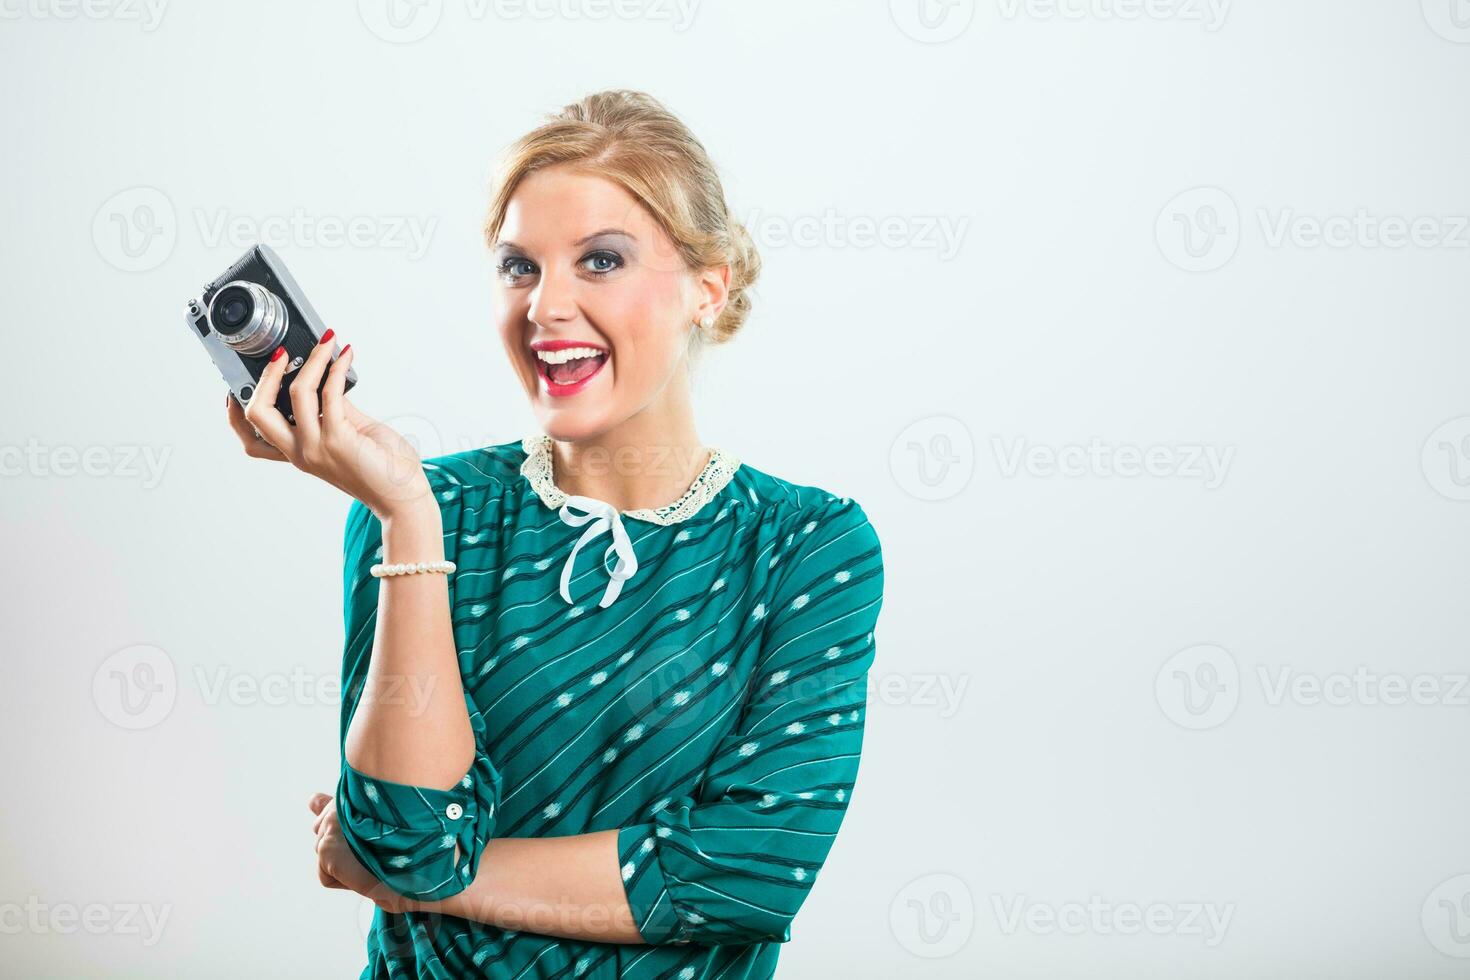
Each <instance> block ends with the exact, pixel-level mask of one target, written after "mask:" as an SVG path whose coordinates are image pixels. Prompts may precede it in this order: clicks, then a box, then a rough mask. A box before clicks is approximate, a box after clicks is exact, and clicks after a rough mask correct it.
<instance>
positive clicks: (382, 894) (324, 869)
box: [307, 793, 412, 914]
mask: <svg viewBox="0 0 1470 980" xmlns="http://www.w3.org/2000/svg"><path fill="white" fill-rule="evenodd" d="M307 805H308V806H309V807H310V808H311V812H312V813H314V814H316V823H315V825H314V826H313V829H314V830H315V831H316V860H317V878H318V879H319V880H320V881H321V883H322V887H323V888H345V889H348V890H349V891H354V892H357V894H359V895H362V896H365V897H367V898H370V899H372V900H373V903H374V904H375V905H377V906H378V908H380V909H382V910H383V911H384V912H389V913H395V914H396V913H399V912H407V911H409V910H410V908H411V906H412V903H411V902H410V901H409V900H408V899H406V898H404V897H403V896H402V895H399V894H398V893H397V892H394V891H393V890H392V889H391V888H389V887H388V886H387V885H385V884H383V883H382V882H381V881H379V880H378V879H377V878H375V877H373V874H372V872H370V871H369V870H368V869H367V868H364V867H363V866H362V862H361V861H359V860H358V859H357V855H355V854H353V853H352V848H350V847H348V846H347V839H346V838H344V837H343V836H342V827H341V825H340V824H339V823H338V822H337V801H336V800H335V799H333V798H332V797H330V796H328V795H327V794H326V793H316V794H314V795H313V796H312V798H311V800H310V801H309V802H308V804H307Z"/></svg>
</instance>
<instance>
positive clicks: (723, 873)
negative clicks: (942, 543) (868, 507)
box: [618, 497, 883, 945]
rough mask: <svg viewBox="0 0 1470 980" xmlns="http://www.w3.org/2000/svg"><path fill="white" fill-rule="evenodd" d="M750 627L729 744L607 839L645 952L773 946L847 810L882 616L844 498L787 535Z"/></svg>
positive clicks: (872, 555)
mask: <svg viewBox="0 0 1470 980" xmlns="http://www.w3.org/2000/svg"><path fill="white" fill-rule="evenodd" d="M781 563H782V564H783V565H784V566H785V567H784V572H783V573H782V574H781V575H780V577H779V578H778V579H773V581H774V582H775V585H774V586H773V589H772V592H771V596H772V598H771V601H770V602H769V604H768V605H767V604H765V603H762V604H760V605H758V606H757V607H756V608H755V609H754V610H752V612H751V615H753V616H756V617H758V618H761V619H763V620H764V626H763V628H762V630H761V639H760V643H761V650H760V654H759V657H758V661H757V665H756V669H755V670H754V672H753V673H752V675H751V680H750V682H749V686H748V688H747V695H746V703H745V707H744V710H743V711H742V714H741V718H740V721H739V723H738V724H737V726H736V730H735V731H734V732H732V733H731V734H730V735H729V736H727V737H726V738H724V739H723V740H722V741H721V743H720V746H719V748H718V750H717V752H716V754H715V756H714V758H713V759H712V760H711V761H710V764H709V766H708V768H707V769H706V770H705V778H704V780H703V782H702V783H701V784H700V787H699V790H698V792H697V794H695V795H687V796H681V797H677V798H674V799H671V800H670V801H669V802H668V803H667V804H666V805H664V806H663V807H662V808H661V809H659V810H658V811H657V812H656V813H655V814H654V815H653V819H652V820H649V821H647V822H644V823H638V824H633V825H628V826H624V827H622V828H620V829H619V832H618V853H619V862H620V864H621V870H622V877H623V885H624V889H625V891H626V894H627V899H628V904H629V906H630V907H631V909H632V911H633V915H634V917H635V921H636V923H637V925H638V929H639V932H640V933H641V934H642V936H643V939H644V941H645V942H646V943H650V944H663V943H685V942H687V943H699V944H707V945H715V944H736V943H751V942H762V941H774V942H786V941H787V940H789V939H790V938H791V921H792V919H793V918H794V916H795V915H796V912H797V910H798V909H799V908H800V906H801V904H802V902H803V901H804V900H805V898H806V896H807V894H808V892H809V891H810V889H811V887H812V884H813V882H814V881H815V880H816V877H817V874H818V872H819V871H820V870H821V868H822V865H823V863H824V862H825V861H826V858H827V854H828V852H829V851H830V849H831V847H832V843H833V841H834V839H835V837H836V834H837V831H838V828H839V826H840V825H841V822H842V819H843V816H844V814H845V813H846V810H847V806H848V804H849V803H850V802H851V800H852V793H853V786H854V783H855V781H856V778H857V771H858V760H859V756H860V754H861V751H862V742H863V726H864V721H865V716H866V707H867V675H868V668H869V666H870V665H871V663H872V662H873V658H874V653H875V644H874V638H873V632H874V628H875V626H876V624H877V619H878V611H879V609H880V607H881V605H882V602H883V560H882V553H881V549H880V545H879V542H878V536H877V534H876V532H875V531H874V530H873V527H872V526H871V524H870V523H869V522H868V519H867V517H866V515H865V514H864V513H863V510H862V508H861V507H859V506H858V504H857V503H856V502H855V501H853V500H851V499H850V498H845V497H844V498H840V499H834V500H832V501H831V502H830V503H829V504H828V505H826V506H824V507H820V508H817V509H816V510H815V512H814V513H812V514H810V516H809V519H805V520H803V521H802V522H801V524H800V525H799V526H798V527H797V528H796V529H795V530H793V531H792V532H791V536H790V538H788V540H787V547H786V548H785V549H784V551H783V552H782V558H781Z"/></svg>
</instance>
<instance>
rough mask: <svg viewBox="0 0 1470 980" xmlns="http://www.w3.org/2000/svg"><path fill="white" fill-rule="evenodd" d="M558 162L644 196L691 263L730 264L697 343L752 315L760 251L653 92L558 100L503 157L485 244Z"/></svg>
mask: <svg viewBox="0 0 1470 980" xmlns="http://www.w3.org/2000/svg"><path fill="white" fill-rule="evenodd" d="M563 163H566V164H572V165H573V166H575V167H576V168H577V169H579V170H583V171H585V172H588V173H593V174H596V175H597V176H600V177H605V178H607V179H609V180H611V181H613V182H614V183H616V184H618V185H619V186H621V187H622V188H623V189H624V190H626V191H627V192H628V193H629V194H631V195H632V196H633V197H634V198H636V199H637V200H638V201H639V202H641V203H642V204H643V206H644V207H645V208H647V209H648V211H649V212H650V213H651V214H652V215H653V217H654V220H655V221H657V222H658V223H659V226H660V227H662V228H663V230H664V233H665V234H667V235H668V236H669V238H670V239H672V240H673V242H674V245H675V247H676V248H677V249H678V251H679V253H680V255H681V256H682V257H683V259H684V262H685V264H686V265H687V266H688V267H689V268H690V269H694V270H697V269H704V268H709V267H712V266H714V267H718V266H722V265H726V264H728V265H729V266H730V287H729V297H728V299H727V301H726V303H725V308H724V309H723V310H721V311H720V315H719V317H718V318H717V319H716V320H715V323H714V325H713V327H712V328H711V329H710V330H709V331H707V332H706V331H704V330H696V331H694V335H695V336H696V337H698V338H700V339H699V340H696V341H695V345H696V346H698V345H699V344H701V343H704V342H708V343H714V344H722V343H725V342H727V341H729V340H730V339H731V338H732V337H734V336H735V332H736V331H737V330H739V329H740V326H741V324H743V323H744V322H745V319H746V317H748V316H749V315H750V304H751V296H750V289H751V287H752V286H753V285H754V283H755V281H756V279H757V278H758V277H759V276H760V271H761V260H760V255H759V253H757V252H756V249H755V243H754V242H753V241H752V240H751V238H750V234H749V232H747V231H746V230H745V227H744V226H743V225H741V224H740V222H738V221H736V220H735V218H734V216H733V215H731V213H730V209H729V207H728V206H727V205H726V203H725V191H724V187H723V186H722V185H721V183H720V178H719V175H718V174H717V173H716V172H715V166H714V164H713V163H712V162H711V161H710V158H709V154H708V153H707V152H706V151H705V149H704V146H703V144H701V143H700V142H699V140H697V139H695V138H694V134H693V133H691V132H690V131H689V129H688V127H686V126H685V125H684V124H683V123H682V122H680V121H679V119H678V117H677V116H675V115H674V114H673V113H671V112H670V111H669V110H668V109H666V108H664V106H663V105H662V104H661V103H660V102H659V101H658V100H657V99H655V98H654V97H653V96H651V95H648V94H646V93H644V92H635V91H628V90H626V89H615V90H609V91H605V92H597V93H594V94H592V95H589V96H587V97H586V98H584V99H582V100H581V101H579V102H574V103H572V104H571V105H568V106H564V107H562V109H561V110H560V111H559V112H556V113H553V114H552V115H550V116H548V117H547V120H546V122H544V123H543V124H542V125H540V126H538V127H537V128H536V129H533V130H532V131H531V132H529V133H527V134H526V135H524V136H522V137H521V138H520V139H518V140H516V141H515V142H514V143H513V144H511V145H510V146H509V147H508V148H507V149H506V151H505V153H504V155H503V157H502V158H501V163H500V168H499V170H498V172H497V174H496V177H495V182H494V190H493V193H492V194H491V198H490V209H489V213H488V214H487V215H486V218H485V241H486V243H487V244H489V245H491V246H493V245H494V244H495V240H496V238H497V237H499V235H500V227H501V225H502V224H503V223H504V221H505V212H506V209H507V207H509V205H510V198H511V195H513V194H514V193H515V190H516V187H517V186H518V185H519V184H520V182H521V181H522V180H523V179H524V178H525V177H526V176H527V175H529V174H531V173H534V172H535V171H537V170H540V169H542V168H544V167H550V166H554V165H556V164H563ZM706 333H708V336H704V335H705V334H706Z"/></svg>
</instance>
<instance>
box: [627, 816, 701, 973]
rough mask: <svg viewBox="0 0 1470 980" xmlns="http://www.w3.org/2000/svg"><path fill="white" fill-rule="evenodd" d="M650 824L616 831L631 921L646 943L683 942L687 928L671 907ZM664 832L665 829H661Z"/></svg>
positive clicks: (653, 826) (687, 936) (654, 829)
mask: <svg viewBox="0 0 1470 980" xmlns="http://www.w3.org/2000/svg"><path fill="white" fill-rule="evenodd" d="M660 829H661V828H660V827H659V826H658V825H657V824H654V823H641V824H632V825H630V826H627V827H623V828H621V829H620V830H619V831H618V863H619V866H620V867H621V869H622V877H623V890H624V892H625V893H626V894H627V897H628V907H629V908H630V909H632V911H633V923H634V925H636V926H637V927H638V932H639V934H640V935H641V936H643V941H644V942H645V943H648V944H650V945H662V944H664V943H687V942H689V941H690V939H691V930H690V928H689V926H688V925H686V924H685V922H684V920H683V919H682V918H680V917H679V913H678V912H676V911H675V910H674V902H673V899H672V898H671V897H670V896H669V888H668V882H667V880H666V879H665V878H664V873H663V869H662V868H660V867H659V863H658V847H657V846H656V843H655V841H654V837H655V836H656V835H657V834H658V833H659V830H660ZM662 829H664V830H665V832H667V828H662Z"/></svg>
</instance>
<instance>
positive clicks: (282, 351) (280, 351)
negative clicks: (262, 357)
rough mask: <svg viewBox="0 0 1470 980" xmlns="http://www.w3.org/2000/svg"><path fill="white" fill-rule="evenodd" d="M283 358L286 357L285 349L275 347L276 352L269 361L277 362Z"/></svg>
mask: <svg viewBox="0 0 1470 980" xmlns="http://www.w3.org/2000/svg"><path fill="white" fill-rule="evenodd" d="M285 356H286V348H285V347H277V348H276V352H275V353H274V354H272V355H271V360H272V361H279V360H280V359H281V358H283V357H285Z"/></svg>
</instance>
